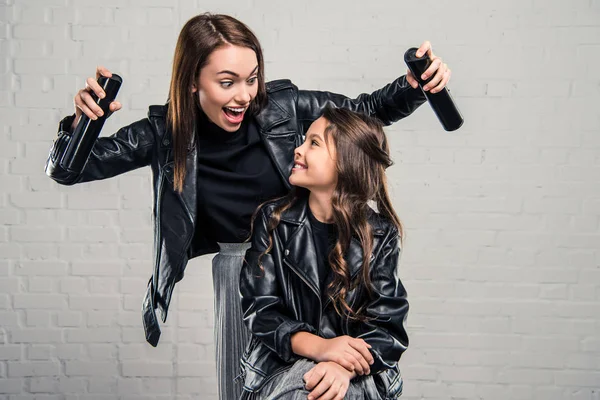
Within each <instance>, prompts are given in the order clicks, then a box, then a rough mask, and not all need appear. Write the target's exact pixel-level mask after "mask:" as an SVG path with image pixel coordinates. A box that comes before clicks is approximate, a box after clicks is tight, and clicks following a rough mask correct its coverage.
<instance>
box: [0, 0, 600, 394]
mask: <svg viewBox="0 0 600 400" xmlns="http://www.w3.org/2000/svg"><path fill="white" fill-rule="evenodd" d="M236 3H238V4H236ZM203 11H213V12H224V13H228V14H232V15H234V16H236V17H239V18H240V19H242V20H243V21H244V22H246V23H247V24H248V25H249V26H250V27H251V28H252V29H253V30H254V31H255V32H256V34H257V35H258V37H259V38H260V40H261V42H262V44H263V46H264V49H265V56H266V68H267V71H266V72H267V78H268V79H276V78H282V77H286V78H291V79H292V80H293V81H294V82H295V83H296V84H297V85H298V86H300V87H301V88H306V89H323V90H330V91H336V92H341V93H345V94H348V95H356V94H358V93H361V92H364V91H371V90H373V89H375V88H378V87H380V86H382V85H384V84H385V83H387V82H389V81H391V80H393V79H394V78H395V77H396V76H398V75H400V74H403V73H404V71H405V68H404V66H403V62H402V55H403V53H404V51H405V49H407V48H408V47H411V46H414V45H418V44H420V43H421V42H422V41H423V40H425V39H428V40H430V41H431V42H432V43H433V46H434V50H435V51H436V52H437V53H438V54H440V55H441V56H443V57H444V60H445V61H446V62H447V63H448V64H449V65H450V67H451V68H452V70H453V78H452V81H451V85H450V87H451V89H452V92H453V94H454V97H455V99H456V101H457V103H458V105H459V107H460V109H461V111H462V112H463V114H464V116H465V121H466V122H465V125H464V127H463V128H461V129H460V130H459V131H458V132H455V133H446V132H444V131H443V130H442V129H441V127H440V125H439V123H438V121H437V120H436V118H435V117H434V115H433V113H432V111H431V110H430V108H429V107H428V106H427V105H425V106H423V107H422V108H421V109H419V110H418V111H417V112H416V113H415V114H414V116H412V117H410V118H408V119H407V120H405V121H402V122H400V123H398V124H396V125H394V126H393V127H391V128H389V129H388V132H389V137H390V140H391V146H392V149H393V152H394V158H395V160H396V165H395V166H394V167H392V168H391V169H390V172H389V174H390V182H391V186H392V192H393V197H394V202H395V205H396V207H397V210H398V212H399V214H400V215H401V217H402V219H403V220H404V221H405V223H406V225H407V228H408V240H407V243H406V249H405V252H404V257H403V259H402V263H401V266H402V278H403V281H404V283H405V284H406V286H407V288H408V291H409V296H410V301H411V306H412V308H411V313H410V317H409V331H410V337H411V346H410V349H409V351H408V352H407V353H406V355H405V356H404V357H403V360H402V369H403V374H404V377H405V380H406V382H405V394H404V398H406V399H409V400H416V399H428V400H436V399H440V400H441V399H457V400H458V399H486V400H495V399H498V400H500V399H502V400H504V399H513V400H518V399H535V400H538V399H539V400H541V399H544V400H547V399H576V400H600V372H599V371H600V139H599V138H600V135H599V133H600V132H599V130H600V113H598V104H600V80H599V78H598V64H599V63H600V1H598V0H571V1H568V2H567V1H558V0H554V1H548V0H518V1H517V0H504V1H489V0H488V1H481V0H463V1H460V2H435V1H432V0H429V1H421V2H405V1H402V2H400V1H395V0H385V1H376V2H364V1H348V0H332V1H327V2H324V1H315V0H307V1H296V2H293V3H292V2H288V1H285V2H284V1H275V0H268V1H267V0H247V1H244V2H223V1H217V0H202V1H200V0H195V1H192V0H179V1H166V0H118V1H117V0H112V1H108V0H105V1H102V2H98V1H95V0H52V1H49V0H2V1H0V54H1V56H2V57H1V62H0V121H1V124H2V129H1V130H0V399H1V400H5V399H6V400H8V399H10V400H30V399H44V400H53V399H64V400H74V399H116V398H118V399H131V400H133V399H181V400H183V399H198V398H201V399H216V388H215V386H216V385H215V373H214V362H213V351H214V346H213V337H212V326H213V315H212V296H211V293H212V286H211V275H210V257H202V258H200V259H196V260H193V261H191V262H190V264H189V266H188V269H187V273H186V278H185V279H184V280H183V281H182V282H181V283H180V284H178V286H177V290H176V293H175V296H174V299H173V304H172V306H171V313H170V316H169V321H168V323H167V324H166V325H165V326H164V327H163V331H164V333H163V337H162V338H161V343H160V345H159V347H158V348H156V349H155V348H151V347H150V346H149V345H147V344H146V343H145V341H144V336H143V330H142V323H141V318H140V312H139V310H140V305H141V301H142V296H143V293H144V291H145V286H146V282H147V279H148V277H149V275H150V273H151V261H150V260H151V247H152V232H151V224H150V204H151V191H150V183H149V172H148V170H146V169H143V170H138V171H134V172H132V173H129V174H127V175H124V176H121V177H118V178H115V179H112V180H108V181H104V182H94V183H90V184H82V185H77V186H74V187H61V186H59V185H57V184H55V183H54V182H52V181H51V180H50V179H48V178H47V177H46V176H45V175H44V174H43V165H44V161H45V157H46V154H47V151H48V148H49V146H50V143H51V141H52V138H53V136H54V135H55V133H56V126H57V123H58V121H59V120H60V118H61V117H62V116H63V115H66V114H68V113H71V112H72V106H71V104H72V96H73V95H74V93H75V92H76V90H77V89H78V88H79V87H81V86H82V85H84V80H85V78H86V77H87V76H89V75H90V74H93V72H94V68H95V66H96V65H97V64H102V65H105V66H106V67H108V68H110V69H111V70H113V71H115V72H118V73H119V74H121V75H122V76H123V77H124V85H123V88H122V90H121V93H120V100H121V102H122V103H123V105H124V109H123V110H122V111H121V112H119V113H117V114H115V115H114V116H113V117H111V120H110V121H109V122H108V123H107V124H106V126H105V134H108V133H111V132H113V131H115V130H116V129H118V128H119V127H120V126H122V125H125V124H127V123H130V122H132V121H134V120H137V119H139V118H142V117H144V116H145V114H146V109H147V106H148V105H149V104H152V103H161V102H163V101H164V99H165V98H166V96H167V90H168V83H169V74H170V63H171V59H172V52H173V49H174V47H175V41H176V38H177V34H178V32H179V29H180V28H181V26H182V25H183V23H185V21H187V19H189V18H190V17H192V16H193V15H195V14H197V13H199V12H203Z"/></svg>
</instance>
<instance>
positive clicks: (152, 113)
mask: <svg viewBox="0 0 600 400" xmlns="http://www.w3.org/2000/svg"><path fill="white" fill-rule="evenodd" d="M168 110H169V103H168V102H167V103H165V104H155V105H151V106H149V107H148V118H152V117H154V118H165V119H166V118H167V112H168Z"/></svg>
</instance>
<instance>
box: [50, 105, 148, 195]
mask: <svg viewBox="0 0 600 400" xmlns="http://www.w3.org/2000/svg"><path fill="white" fill-rule="evenodd" d="M74 118H75V115H71V116H69V117H66V118H64V119H63V120H62V121H61V122H60V124H59V129H58V137H57V138H56V139H55V140H54V143H53V144H52V148H51V149H50V154H49V155H48V160H47V161H46V167H45V170H46V175H48V176H49V177H50V178H52V179H54V180H55V181H56V182H58V183H60V184H61V185H73V184H75V183H80V182H87V181H94V180H100V179H106V178H110V177H113V176H115V175H119V174H122V173H124V172H127V171H131V170H133V169H136V168H140V167H143V166H146V165H148V164H150V160H151V157H152V147H153V146H154V140H155V139H154V138H155V135H154V129H153V127H152V126H151V123H150V121H149V120H148V118H144V119H142V120H140V121H137V122H134V123H133V124H131V125H129V126H126V127H124V128H121V129H119V131H117V132H116V133H115V134H113V135H112V136H108V137H101V138H98V139H97V140H96V143H95V144H94V147H93V148H92V151H91V154H90V156H89V158H88V161H87V163H86V165H85V167H84V169H83V171H82V172H81V173H80V174H75V173H72V172H69V171H67V170H65V169H64V168H62V166H61V165H60V160H61V158H62V156H63V154H64V152H65V150H66V148H67V144H68V143H69V140H70V139H71V135H72V133H71V131H70V130H71V126H72V123H73V119H74Z"/></svg>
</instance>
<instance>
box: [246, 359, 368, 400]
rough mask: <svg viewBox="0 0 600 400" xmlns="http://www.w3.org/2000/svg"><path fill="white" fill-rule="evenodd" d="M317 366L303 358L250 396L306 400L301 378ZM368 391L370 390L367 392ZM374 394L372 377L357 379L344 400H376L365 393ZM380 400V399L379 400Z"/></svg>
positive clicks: (270, 399) (279, 399)
mask: <svg viewBox="0 0 600 400" xmlns="http://www.w3.org/2000/svg"><path fill="white" fill-rule="evenodd" d="M316 365H317V364H316V363H315V362H313V361H310V360H307V359H305V358H303V359H300V360H298V361H296V362H295V363H294V365H293V366H292V368H290V369H289V370H287V371H286V372H284V373H282V374H281V375H279V376H277V378H275V379H271V380H270V381H269V382H268V383H267V384H266V385H265V386H263V388H262V389H261V390H260V392H259V393H256V394H255V395H254V396H252V399H257V400H306V399H307V397H308V395H309V394H310V391H308V390H306V389H305V388H304V380H303V376H304V374H305V373H307V372H308V371H310V370H311V369H312V368H313V367H314V366H316ZM369 389H370V390H369ZM369 392H370V393H376V392H377V389H376V387H375V382H374V381H373V377H372V376H365V377H358V378H356V379H353V380H352V381H351V382H350V387H348V391H347V392H346V396H344V399H352V400H378V399H369V398H368V397H366V393H369ZM379 399H380V398H379Z"/></svg>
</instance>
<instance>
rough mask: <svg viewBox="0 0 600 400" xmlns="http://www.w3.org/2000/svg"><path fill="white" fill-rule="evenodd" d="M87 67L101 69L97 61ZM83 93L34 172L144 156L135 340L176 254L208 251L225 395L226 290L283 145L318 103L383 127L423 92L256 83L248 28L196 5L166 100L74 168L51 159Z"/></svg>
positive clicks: (93, 170)
mask: <svg viewBox="0 0 600 400" xmlns="http://www.w3.org/2000/svg"><path fill="white" fill-rule="evenodd" d="M419 51H420V52H421V54H426V53H427V54H428V55H429V57H431V58H432V59H433V63H432V65H431V67H430V68H429V70H428V71H426V74H428V75H430V76H431V75H433V76H434V78H433V79H432V81H431V82H430V83H429V84H428V85H429V87H428V88H424V89H431V90H432V91H439V90H441V88H443V87H444V86H445V85H446V83H447V82H448V79H449V77H450V70H449V69H448V68H447V66H446V65H445V64H443V63H442V62H441V60H440V59H439V58H438V57H435V56H434V55H433V53H432V52H431V47H430V45H429V43H428V42H425V43H424V44H423V45H422V46H421V48H420V50H419ZM99 75H105V76H110V75H111V73H110V71H108V70H106V69H105V68H102V67H99V68H98V69H97V71H96V78H97V77H98V76H99ZM411 86H412V87H411ZM92 91H93V92H95V93H96V95H98V96H99V97H102V96H103V95H104V93H103V91H102V89H101V88H100V87H99V85H98V84H97V82H96V81H95V79H93V78H88V80H87V85H86V88H85V89H82V90H80V91H79V92H78V93H77V95H76V96H75V98H74V102H75V114H74V115H72V116H69V117H67V118H65V119H63V120H62V121H61V123H60V125H59V135H58V138H57V139H56V141H55V142H54V144H53V147H52V149H51V151H50V156H49V158H48V162H47V164H46V173H47V174H48V175H49V176H50V177H51V178H52V179H54V180H55V181H57V182H58V183H61V184H65V185H72V184H75V183H79V182H87V181H93V180H99V179H106V178H110V177H112V176H115V175H119V174H122V173H125V172H127V171H131V170H133V169H136V168H140V167H144V166H148V165H150V167H151V168H152V173H153V188H154V202H153V217H154V239H155V242H154V243H155V252H154V273H153V275H152V277H151V278H150V281H149V282H148V289H147V292H146V296H145V298H144V302H143V322H144V328H145V332H146V339H147V340H148V342H149V343H150V344H151V345H153V346H156V345H157V343H158V340H159V337H160V328H159V324H158V321H157V318H156V315H155V311H154V310H155V309H156V308H158V309H159V310H160V312H161V318H162V320H163V322H164V321H165V320H166V318H167V311H168V307H169V303H170V300H171V295H172V293H173V288H174V286H175V283H176V282H177V281H179V280H180V279H182V278H183V273H184V269H185V266H186V264H187V262H188V260H189V259H190V258H193V257H197V256H200V255H203V254H208V253H216V252H219V254H217V255H216V256H215V258H214V259H213V280H214V288H215V289H214V290H215V319H216V320H215V331H216V332H215V333H216V337H215V339H216V352H217V375H218V381H219V393H220V396H221V398H222V399H232V398H237V395H238V394H239V390H240V389H239V387H238V386H237V385H233V383H232V382H233V378H234V377H235V376H236V375H237V370H238V361H239V357H240V354H241V352H242V346H243V345H244V343H246V335H247V333H246V332H245V330H244V328H243V324H242V322H241V312H240V307H239V299H238V295H237V292H238V291H237V287H238V276H239V272H240V269H241V264H242V258H243V255H244V253H245V251H246V250H247V247H248V245H247V244H244V243H243V242H244V241H245V240H246V239H247V237H248V235H249V231H250V220H251V216H252V213H253V212H254V210H255V209H256V207H257V206H258V205H259V204H261V203H262V202H263V201H265V200H267V199H270V198H274V197H277V196H281V195H284V194H285V193H287V192H288V191H289V189H290V185H289V183H288V181H287V178H288V175H289V172H290V170H291V168H292V165H293V154H294V153H293V152H294V148H295V147H296V146H298V145H299V144H300V143H301V142H302V134H303V133H304V131H305V130H306V128H307V127H308V126H309V125H310V124H311V123H312V122H313V121H314V120H316V119H317V118H318V117H319V116H320V115H321V114H322V112H323V110H324V108H325V106H327V105H335V106H338V107H344V108H348V109H352V110H359V111H363V112H365V113H367V114H369V115H374V116H377V117H378V118H379V119H381V120H382V122H383V123H384V124H391V123H393V122H395V121H397V120H399V119H401V118H404V117H405V116H407V115H409V114H411V113H412V112H413V111H414V110H415V109H416V108H417V107H418V106H419V105H421V104H422V103H423V102H424V101H425V96H424V95H423V93H422V91H421V90H420V89H418V88H417V83H416V81H415V80H414V77H412V76H411V75H410V74H408V75H406V76H402V77H400V78H398V79H397V80H396V81H394V82H392V83H390V84H388V85H387V86H385V87H384V88H382V89H380V90H377V91H375V92H374V93H372V94H370V95H367V94H363V95H361V96H359V97H358V98H356V99H349V98H347V97H344V96H341V95H337V94H333V93H328V92H313V91H303V90H298V88H297V87H296V86H295V85H293V84H292V83H291V82H290V81H289V80H278V81H273V82H269V83H268V84H267V83H265V80H264V63H263V55H262V50H261V47H260V44H259V42H258V39H257V38H256V37H255V36H254V34H253V33H252V32H251V31H250V30H249V29H248V27H246V26H245V25H244V24H243V23H241V22H240V21H238V20H236V19H234V18H232V17H229V16H226V15H211V14H201V15H198V16H196V17H194V18H192V19H190V20H189V21H188V22H187V23H186V24H185V26H184V27H183V29H182V30H181V33H180V35H179V39H178V41H177V46H176V49H175V56H174V60H173V71H172V76H171V86H170V91H169V100H168V102H167V104H165V105H163V106H150V109H149V112H148V117H147V118H144V119H142V120H140V121H137V122H134V123H133V124H131V125H129V126H126V127H124V128H121V129H120V130H119V131H118V132H116V133H115V134H113V135H112V136H109V137H102V138H99V139H98V140H97V142H96V143H95V145H94V148H93V150H92V153H91V155H90V157H89V159H88V162H87V164H86V166H85V168H84V170H83V171H82V173H81V174H77V175H76V174H72V173H69V172H68V171H66V170H65V169H63V168H62V167H61V166H60V164H59V163H58V160H60V157H61V156H62V154H63V153H64V150H65V147H66V144H67V143H68V141H69V139H70V132H71V131H72V129H73V128H74V126H75V125H76V123H77V120H78V118H79V117H80V116H81V115H82V114H86V115H87V116H89V117H90V118H96V117H97V116H96V115H97V114H98V113H101V110H100V109H99V107H98V106H97V105H96V104H95V103H94V101H93V99H92V97H91V94H90V93H91V92H92ZM120 108H121V104H120V103H119V102H113V103H111V105H110V111H111V112H114V111H117V110H119V109H120ZM222 332H227V335H223V334H222Z"/></svg>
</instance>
